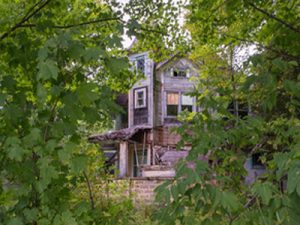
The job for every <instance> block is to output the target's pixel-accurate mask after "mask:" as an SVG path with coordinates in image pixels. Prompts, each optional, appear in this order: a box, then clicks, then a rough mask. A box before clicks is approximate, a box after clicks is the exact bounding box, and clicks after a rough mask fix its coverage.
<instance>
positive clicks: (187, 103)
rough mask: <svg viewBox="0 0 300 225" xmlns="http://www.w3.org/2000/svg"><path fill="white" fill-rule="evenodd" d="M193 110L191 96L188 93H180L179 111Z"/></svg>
mask: <svg viewBox="0 0 300 225" xmlns="http://www.w3.org/2000/svg"><path fill="white" fill-rule="evenodd" d="M184 110H186V111H189V112H192V111H193V98H192V97H191V96H188V95H184V94H183V95H181V111H184Z"/></svg>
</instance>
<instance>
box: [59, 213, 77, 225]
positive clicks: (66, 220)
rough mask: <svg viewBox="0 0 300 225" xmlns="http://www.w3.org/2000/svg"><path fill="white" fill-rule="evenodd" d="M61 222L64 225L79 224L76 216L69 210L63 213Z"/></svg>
mask: <svg viewBox="0 0 300 225" xmlns="http://www.w3.org/2000/svg"><path fill="white" fill-rule="evenodd" d="M61 222H62V225H77V223H76V220H75V218H74V217H73V215H72V213H71V212H70V211H69V210H68V211H65V212H63V213H62V215H61Z"/></svg>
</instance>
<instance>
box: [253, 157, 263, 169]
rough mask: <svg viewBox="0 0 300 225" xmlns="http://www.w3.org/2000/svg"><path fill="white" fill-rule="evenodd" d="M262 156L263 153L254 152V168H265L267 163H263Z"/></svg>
mask: <svg viewBox="0 0 300 225" xmlns="http://www.w3.org/2000/svg"><path fill="white" fill-rule="evenodd" d="M261 156H262V154H261V153H254V154H253V155H252V168H253V169H264V168H265V165H264V164H263V163H262V161H261V159H260V157H261Z"/></svg>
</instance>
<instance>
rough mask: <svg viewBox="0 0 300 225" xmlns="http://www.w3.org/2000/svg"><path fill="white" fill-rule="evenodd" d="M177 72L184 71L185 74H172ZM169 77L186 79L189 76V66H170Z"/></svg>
mask: <svg viewBox="0 0 300 225" xmlns="http://www.w3.org/2000/svg"><path fill="white" fill-rule="evenodd" d="M175 72H177V73H178V74H179V73H180V72H184V73H185V76H178V75H177V76H174V73H175ZM169 76H170V77H172V78H174V79H188V78H189V77H190V69H189V68H176V67H172V68H171V69H170V74H169Z"/></svg>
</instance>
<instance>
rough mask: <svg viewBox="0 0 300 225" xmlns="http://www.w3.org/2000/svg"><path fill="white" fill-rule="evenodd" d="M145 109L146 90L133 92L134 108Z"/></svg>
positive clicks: (141, 89)
mask: <svg viewBox="0 0 300 225" xmlns="http://www.w3.org/2000/svg"><path fill="white" fill-rule="evenodd" d="M145 107H146V88H139V89H135V90H134V108H136V109H138V108H145Z"/></svg>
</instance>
